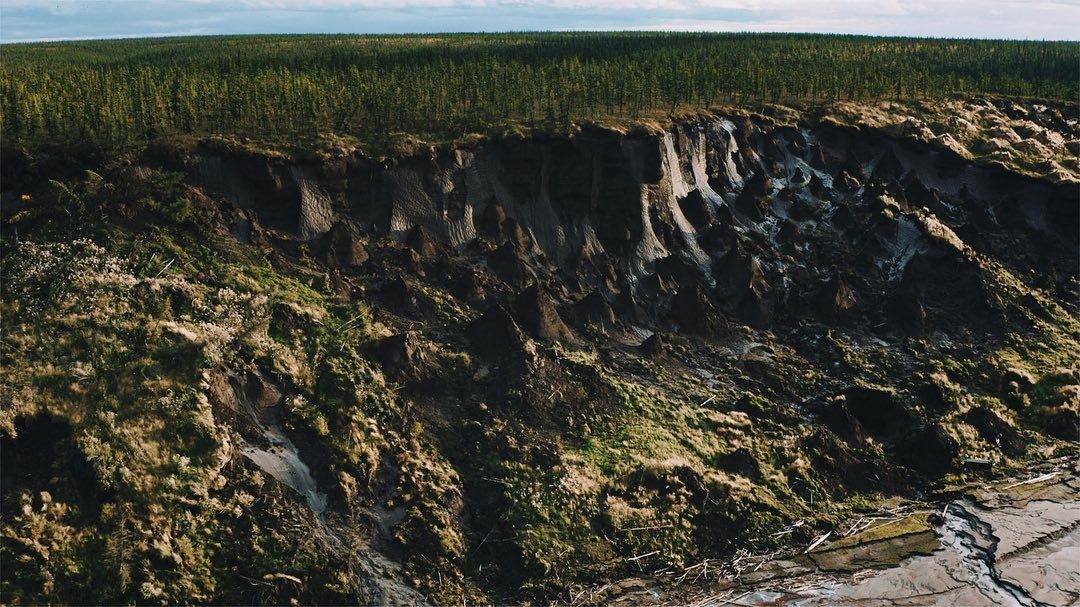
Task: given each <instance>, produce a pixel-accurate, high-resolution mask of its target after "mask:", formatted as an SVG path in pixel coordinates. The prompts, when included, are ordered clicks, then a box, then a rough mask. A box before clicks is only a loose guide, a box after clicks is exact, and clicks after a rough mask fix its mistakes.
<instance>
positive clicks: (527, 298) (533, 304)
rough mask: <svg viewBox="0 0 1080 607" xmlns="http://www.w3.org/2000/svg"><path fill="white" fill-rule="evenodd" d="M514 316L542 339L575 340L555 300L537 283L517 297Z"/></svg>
mask: <svg viewBox="0 0 1080 607" xmlns="http://www.w3.org/2000/svg"><path fill="white" fill-rule="evenodd" d="M514 316H515V318H517V319H518V321H519V322H520V324H521V326H523V327H525V329H526V330H527V331H528V332H529V333H532V334H533V335H534V336H536V337H539V338H540V339H545V340H548V341H561V342H571V341H574V337H573V333H571V331H570V328H569V327H567V326H566V323H564V322H563V319H562V317H561V316H559V312H558V310H556V308H555V301H554V300H553V299H552V298H551V295H549V294H548V292H547V291H546V290H545V289H542V288H541V287H540V286H539V285H537V284H533V285H532V286H530V287H529V288H527V289H525V290H524V291H522V292H521V293H519V294H518V296H517V297H516V298H515V300H514Z"/></svg>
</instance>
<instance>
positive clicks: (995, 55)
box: [0, 33, 1080, 146]
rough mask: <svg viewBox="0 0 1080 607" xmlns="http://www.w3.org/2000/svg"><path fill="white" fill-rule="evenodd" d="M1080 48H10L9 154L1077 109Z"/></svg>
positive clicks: (553, 43)
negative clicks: (755, 112) (828, 109)
mask: <svg viewBox="0 0 1080 607" xmlns="http://www.w3.org/2000/svg"><path fill="white" fill-rule="evenodd" d="M1078 61H1080V43H1076V42H1034V41H1006V40H947V39H920V38H879V37H863V36H838V35H813V34H806V35H803V34H711V33H704V34H703V33H523V34H484V35H480V34H461V35H434V36H431V35H409V36H356V35H334V36H231V37H196V38H160V39H142V40H110V41H91V42H50V43H35V44H17V45H4V46H3V47H2V66H0V101H2V107H3V123H2V136H3V139H4V140H5V142H7V143H8V144H11V143H18V144H24V145H37V144H43V143H48V144H87V143H91V144H95V145H104V146H109V145H127V144H135V143H140V142H144V141H147V140H150V139H154V138H157V137H161V136H169V135H178V134H196V135H202V134H211V133H213V134H242V135H246V136H255V137H275V136H276V137H280V136H288V135H309V134H314V133H337V134H343V135H355V136H358V137H361V138H363V137H365V136H371V135H374V134H378V133H385V132H389V131H405V132H410V133H417V134H435V135H438V136H446V135H450V136H454V135H455V134H456V135H460V134H462V133H465V132H468V131H470V130H481V129H483V128H485V127H487V126H490V125H492V124H495V123H501V122H506V121H540V120H548V121H559V122H567V121H573V120H581V119H590V118H605V117H624V118H636V117H639V116H641V115H642V114H644V113H650V112H668V111H671V110H674V109H687V108H698V107H709V106H711V105H716V104H746V103H754V102H762V101H767V102H784V101H789V102H790V101H795V100H798V101H827V100H836V99H852V100H855V99H859V100H866V99H884V98H895V97H902V98H912V97H940V96H944V95H949V94H952V93H987V94H1001V95H1015V96H1034V97H1043V98H1052V99H1074V98H1075V96H1076V92H1077V90H1078V86H1080V79H1078V75H1077V70H1076V66H1077V62H1078Z"/></svg>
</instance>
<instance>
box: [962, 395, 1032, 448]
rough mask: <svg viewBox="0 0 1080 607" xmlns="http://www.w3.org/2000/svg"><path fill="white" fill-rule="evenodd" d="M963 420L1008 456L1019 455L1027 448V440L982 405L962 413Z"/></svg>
mask: <svg viewBox="0 0 1080 607" xmlns="http://www.w3.org/2000/svg"><path fill="white" fill-rule="evenodd" d="M964 421H966V422H967V423H969V424H971V425H972V426H973V427H974V428H975V430H976V431H978V433H979V436H981V437H982V438H983V440H985V441H986V442H988V443H990V444H991V445H995V446H996V447H998V448H999V449H1001V451H1002V452H1003V453H1004V454H1005V455H1008V456H1009V457H1019V456H1021V455H1023V454H1024V451H1025V450H1026V448H1027V442H1026V441H1025V440H1024V438H1023V436H1021V435H1020V433H1019V432H1018V431H1017V430H1016V428H1013V427H1012V426H1010V425H1009V424H1008V422H1006V421H1005V420H1003V419H1001V418H1000V417H998V415H997V414H996V413H994V412H993V411H991V410H990V409H988V408H986V407H984V406H983V407H974V408H972V409H970V410H969V411H968V412H967V413H965V414H964Z"/></svg>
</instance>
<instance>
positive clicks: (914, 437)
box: [894, 424, 960, 478]
mask: <svg viewBox="0 0 1080 607" xmlns="http://www.w3.org/2000/svg"><path fill="white" fill-rule="evenodd" d="M894 453H895V454H896V458H897V460H899V461H900V462H902V463H904V465H906V466H908V467H909V468H911V469H912V470H915V471H916V472H920V473H922V474H925V475H926V476H929V477H931V478H938V477H941V476H944V475H945V474H947V473H948V472H949V471H951V470H952V469H953V462H954V460H955V459H956V457H957V456H958V455H959V453H960V446H959V445H957V443H956V440H954V439H953V438H952V437H951V436H949V434H948V433H947V432H945V430H944V429H943V428H942V427H941V426H938V425H936V424H932V425H928V426H923V427H920V428H918V429H917V430H915V431H913V432H911V433H910V434H908V435H907V436H904V437H903V438H901V439H900V440H899V441H898V442H897V443H896V446H895V448H894Z"/></svg>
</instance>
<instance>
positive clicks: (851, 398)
mask: <svg viewBox="0 0 1080 607" xmlns="http://www.w3.org/2000/svg"><path fill="white" fill-rule="evenodd" d="M839 396H840V401H841V402H842V403H843V404H844V406H845V407H846V408H847V410H848V411H850V412H851V415H852V416H853V417H854V418H855V419H857V420H858V421H859V425H860V426H861V427H862V428H865V430H866V432H867V433H868V434H870V435H871V436H873V437H875V438H877V439H879V440H886V441H887V440H892V439H895V438H896V437H898V436H900V435H901V434H903V433H905V432H907V431H908V430H909V429H910V428H912V427H913V426H914V425H915V423H916V419H915V417H914V416H913V415H912V413H911V412H910V411H909V410H908V409H907V408H906V407H905V406H904V405H903V403H902V402H901V401H900V398H899V397H898V396H897V395H896V393H895V392H892V391H889V390H883V389H880V388H873V387H868V386H852V387H850V388H848V389H846V390H844V391H843V392H841V393H840V395H839Z"/></svg>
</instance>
